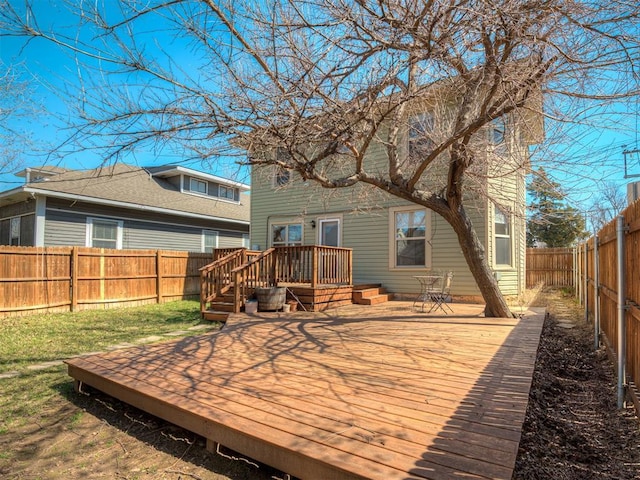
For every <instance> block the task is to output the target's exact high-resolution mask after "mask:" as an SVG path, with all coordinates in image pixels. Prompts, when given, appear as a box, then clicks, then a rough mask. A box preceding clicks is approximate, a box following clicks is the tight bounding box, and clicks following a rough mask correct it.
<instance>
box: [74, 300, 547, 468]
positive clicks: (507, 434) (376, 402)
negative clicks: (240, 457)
mask: <svg viewBox="0 0 640 480" xmlns="http://www.w3.org/2000/svg"><path fill="white" fill-rule="evenodd" d="M410 306H411V304H410V303H407V302H390V303H388V304H386V305H384V306H376V307H366V306H349V307H344V308H341V309H336V310H332V311H330V312H323V313H305V312H298V313H296V314H288V315H283V314H278V313H272V314H262V313H259V314H257V315H252V316H247V315H244V314H240V315H236V316H235V317H233V318H232V319H231V320H230V322H229V324H228V325H227V326H226V327H225V328H224V329H223V330H222V331H221V332H218V333H213V334H207V335H202V336H197V337H190V338H185V339H182V340H179V341H175V342H169V343H163V344H157V345H150V346H149V345H147V346H140V347H135V348H131V349H127V350H120V351H115V352H110V353H105V354H99V355H93V356H87V357H80V358H75V359H72V360H69V361H68V362H67V363H68V368H69V374H70V375H71V376H72V377H74V378H75V379H76V380H77V381H81V382H84V383H86V384H88V385H91V386H93V387H95V388H97V389H99V390H101V391H104V392H105V393H108V394H110V395H112V396H114V397H116V398H119V399H121V400H123V401H125V402H127V403H130V404H132V405H135V406H137V407H139V408H141V409H142V410H145V411H147V412H149V413H151V414H153V415H157V416H159V417H162V418H164V419H166V420H168V421H170V422H172V423H175V424H177V425H180V426H182V427H184V428H186V429H188V430H191V431H193V432H195V433H197V434H199V435H202V436H203V437H205V438H207V439H208V440H209V442H210V443H213V442H218V443H220V444H222V445H225V446H226V447H229V448H231V449H233V450H236V451H238V452H240V453H243V454H245V455H247V456H249V457H251V458H253V459H255V460H258V461H261V462H263V463H266V464H269V465H271V466H273V467H275V468H278V469H280V470H282V471H283V472H286V473H289V474H291V475H294V476H296V477H299V478H302V479H322V480H331V479H385V480H387V479H389V480H391V479H409V478H421V479H424V478H428V479H449V478H451V479H453V478H455V479H459V478H499V479H510V478H511V475H512V470H513V467H514V464H515V459H516V454H517V450H518V443H519V440H520V432H521V427H522V423H523V421H524V415H525V410H526V406H527V399H528V394H529V387H530V383H531V377H532V373H533V368H534V361H535V356H536V350H537V346H538V341H539V337H540V332H541V327H542V323H543V315H542V314H541V313H537V314H536V313H534V312H529V314H528V315H527V316H525V317H524V318H523V319H521V320H517V319H486V318H483V317H481V316H480V307H478V306H469V305H454V307H455V309H456V314H455V315H449V316H447V317H437V316H432V315H426V314H421V313H413V312H411V307H410Z"/></svg>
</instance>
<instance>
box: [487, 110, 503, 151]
mask: <svg viewBox="0 0 640 480" xmlns="http://www.w3.org/2000/svg"><path fill="white" fill-rule="evenodd" d="M505 135H506V126H505V121H504V118H503V117H498V118H496V119H494V120H493V121H492V122H491V123H490V124H489V142H491V144H492V145H502V144H503V143H504V139H505Z"/></svg>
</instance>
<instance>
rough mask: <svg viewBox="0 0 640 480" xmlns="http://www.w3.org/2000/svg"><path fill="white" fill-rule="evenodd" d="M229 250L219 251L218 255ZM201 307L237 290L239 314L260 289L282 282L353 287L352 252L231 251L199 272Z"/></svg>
mask: <svg viewBox="0 0 640 480" xmlns="http://www.w3.org/2000/svg"><path fill="white" fill-rule="evenodd" d="M227 251H229V249H220V251H219V252H218V254H222V253H226V252H227ZM200 273H201V278H202V287H201V288H202V289H201V308H202V309H203V311H204V308H205V306H206V304H207V303H208V302H209V301H211V300H212V299H213V298H215V297H216V296H218V295H220V294H222V293H224V292H226V291H228V290H230V289H231V287H234V296H233V311H234V312H236V313H237V312H239V311H240V310H241V308H242V305H244V302H245V301H246V299H247V297H248V296H250V295H251V294H252V293H253V290H254V289H255V288H258V287H271V286H275V285H278V284H279V283H298V284H310V285H311V287H312V288H315V287H316V286H318V285H327V284H329V285H335V284H338V285H351V284H352V281H353V278H352V250H351V249H350V248H342V247H330V246H325V245H294V246H278V247H271V248H269V249H267V250H265V251H264V252H256V251H252V250H247V249H246V248H242V249H237V250H233V251H231V253H229V254H227V255H225V256H224V257H222V258H218V259H217V260H215V261H214V262H212V263H210V264H209V265H205V266H204V267H202V268H201V269H200Z"/></svg>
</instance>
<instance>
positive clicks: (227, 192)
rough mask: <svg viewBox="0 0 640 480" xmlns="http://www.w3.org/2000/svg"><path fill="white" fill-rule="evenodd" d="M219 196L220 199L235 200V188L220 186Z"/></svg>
mask: <svg viewBox="0 0 640 480" xmlns="http://www.w3.org/2000/svg"><path fill="white" fill-rule="evenodd" d="M218 196H219V197H220V198H228V199H229V200H234V199H235V188H233V187H226V186H224V185H219V186H218Z"/></svg>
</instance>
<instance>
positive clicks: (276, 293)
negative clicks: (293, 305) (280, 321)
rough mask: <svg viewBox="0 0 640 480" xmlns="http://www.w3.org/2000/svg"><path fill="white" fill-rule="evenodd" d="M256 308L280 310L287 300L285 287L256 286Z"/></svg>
mask: <svg viewBox="0 0 640 480" xmlns="http://www.w3.org/2000/svg"><path fill="white" fill-rule="evenodd" d="M256 298H257V299H258V309H259V310H261V311H269V310H280V309H281V308H282V306H283V305H284V303H285V301H286V300H287V288H286V287H267V288H256Z"/></svg>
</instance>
